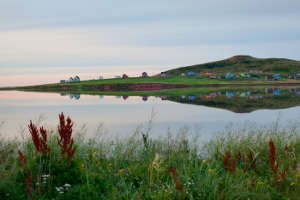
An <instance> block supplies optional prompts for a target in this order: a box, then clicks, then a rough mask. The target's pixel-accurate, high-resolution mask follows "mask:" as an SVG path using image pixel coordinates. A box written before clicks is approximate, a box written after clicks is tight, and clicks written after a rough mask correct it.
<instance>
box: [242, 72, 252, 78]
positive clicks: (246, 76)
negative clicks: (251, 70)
mask: <svg viewBox="0 0 300 200" xmlns="http://www.w3.org/2000/svg"><path fill="white" fill-rule="evenodd" d="M240 76H241V78H250V75H249V74H248V73H246V72H244V73H240Z"/></svg>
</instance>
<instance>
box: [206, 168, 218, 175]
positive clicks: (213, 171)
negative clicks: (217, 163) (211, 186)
mask: <svg viewBox="0 0 300 200" xmlns="http://www.w3.org/2000/svg"><path fill="white" fill-rule="evenodd" d="M207 172H208V173H211V174H213V175H214V174H216V172H215V170H213V169H208V170H207Z"/></svg>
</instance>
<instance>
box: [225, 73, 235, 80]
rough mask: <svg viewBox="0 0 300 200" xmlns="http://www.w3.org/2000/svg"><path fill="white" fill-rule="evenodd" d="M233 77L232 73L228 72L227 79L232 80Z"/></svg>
mask: <svg viewBox="0 0 300 200" xmlns="http://www.w3.org/2000/svg"><path fill="white" fill-rule="evenodd" d="M233 77H234V75H233V74H232V73H231V72H228V73H227V74H226V76H225V78H226V79H231V78H233Z"/></svg>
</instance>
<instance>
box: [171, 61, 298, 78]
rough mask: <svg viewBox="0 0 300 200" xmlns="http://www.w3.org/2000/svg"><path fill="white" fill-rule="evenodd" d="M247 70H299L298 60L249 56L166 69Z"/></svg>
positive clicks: (290, 71) (264, 72)
mask: <svg viewBox="0 0 300 200" xmlns="http://www.w3.org/2000/svg"><path fill="white" fill-rule="evenodd" d="M249 70H260V71H261V72H262V73H263V74H268V73H281V74H283V75H286V76H287V75H289V74H291V73H295V72H299V71H300V62H299V61H295V60H290V59H284V58H267V59H263V58H255V57H251V56H234V57H231V58H228V59H225V60H220V61H216V62H210V63H205V64H199V65H192V66H187V67H181V68H177V69H173V70H169V71H167V74H170V75H180V74H181V73H187V72H189V71H193V72H195V73H204V72H207V71H209V72H214V73H221V74H226V73H227V72H233V73H239V72H249Z"/></svg>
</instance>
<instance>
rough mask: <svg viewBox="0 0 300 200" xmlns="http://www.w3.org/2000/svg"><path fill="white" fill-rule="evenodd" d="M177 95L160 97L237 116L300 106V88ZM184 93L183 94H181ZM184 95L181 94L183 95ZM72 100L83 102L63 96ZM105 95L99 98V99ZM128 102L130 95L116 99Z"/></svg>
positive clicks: (196, 90) (194, 91) (214, 90)
mask: <svg viewBox="0 0 300 200" xmlns="http://www.w3.org/2000/svg"><path fill="white" fill-rule="evenodd" d="M177 93H178V94H176V95H160V96H156V97H157V98H160V100H161V101H167V100H168V101H173V102H178V103H183V104H194V105H204V106H208V107H214V108H223V109H227V110H230V111H233V112H237V113H247V112H252V111H254V110H258V109H280V108H289V107H293V106H298V105H300V97H299V96H300V88H295V87H278V88H275V87H269V88H250V89H244V88H225V89H224V88H223V89H222V88H221V89H218V88H210V89H207V88H206V89H201V88H194V89H189V90H185V89H182V90H178V91H177ZM180 93H182V94H180ZM179 94H180V95H179ZM60 95H61V96H69V98H70V99H75V100H79V99H80V94H65V93H62V94H60ZM103 97H104V96H103V95H99V99H102V98H103ZM115 98H116V99H120V100H123V101H126V100H127V99H128V98H129V96H128V95H124V96H115ZM140 98H141V100H142V102H147V101H148V99H149V96H146V95H145V96H141V97H140Z"/></svg>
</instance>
